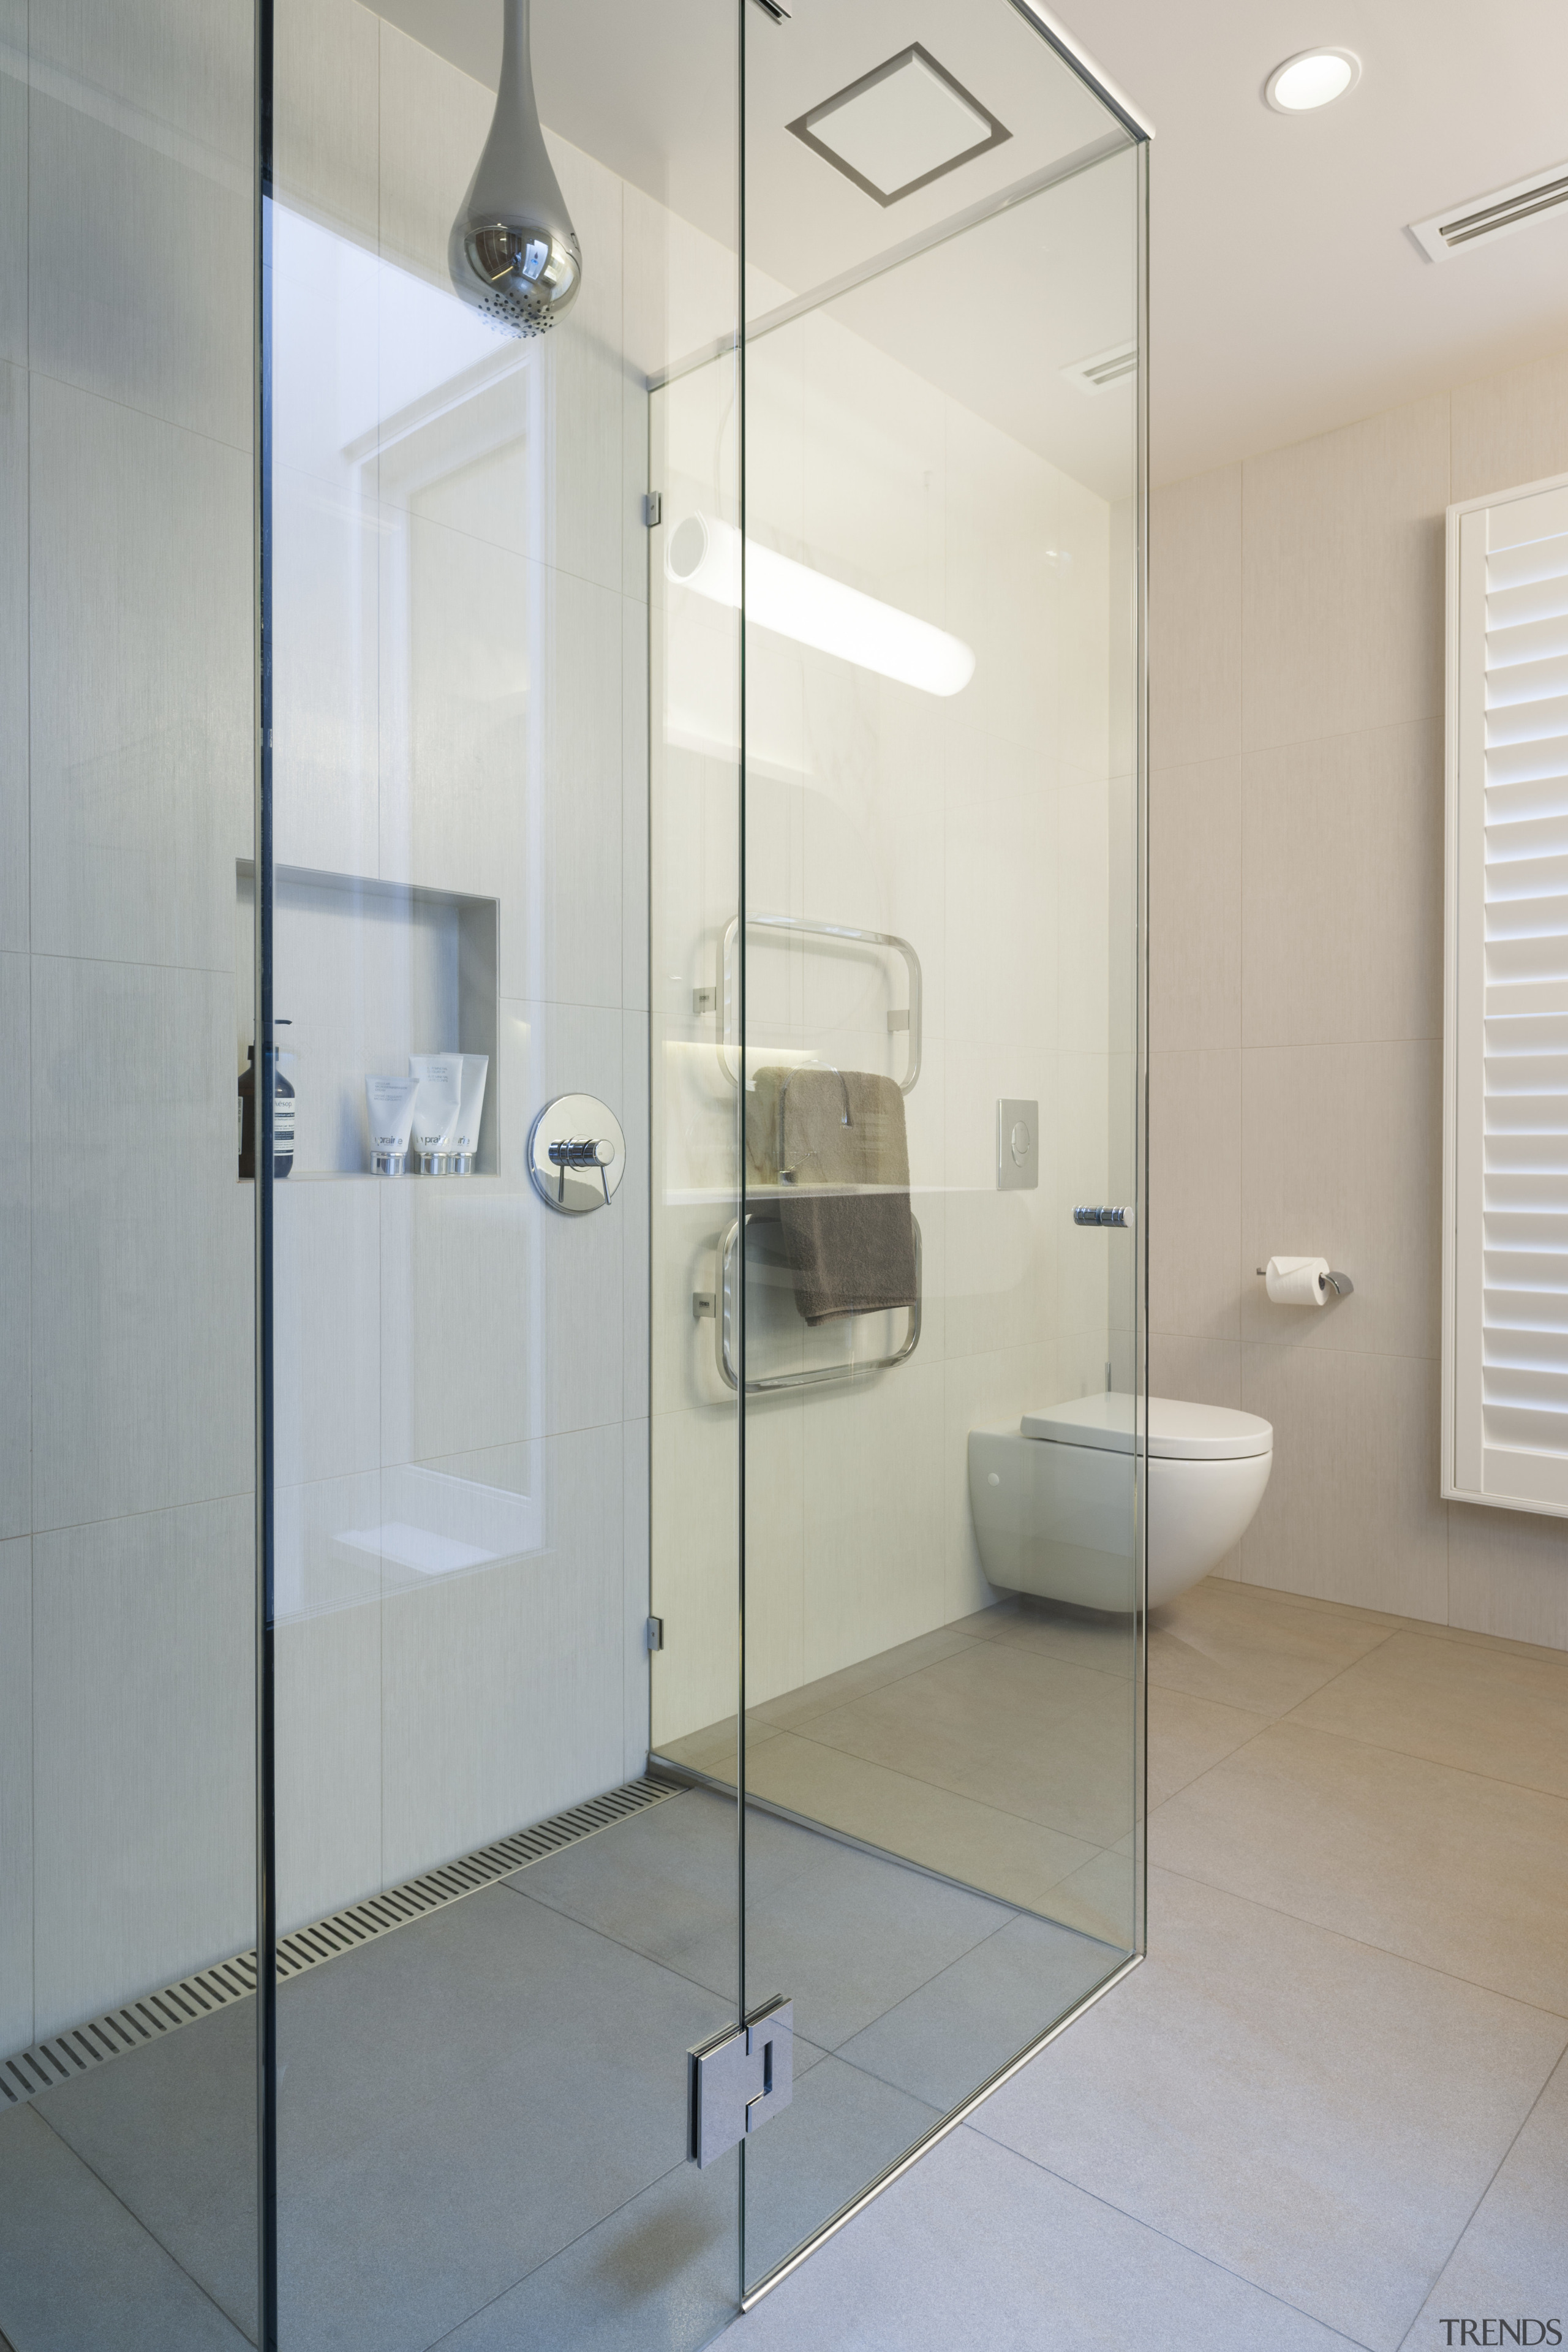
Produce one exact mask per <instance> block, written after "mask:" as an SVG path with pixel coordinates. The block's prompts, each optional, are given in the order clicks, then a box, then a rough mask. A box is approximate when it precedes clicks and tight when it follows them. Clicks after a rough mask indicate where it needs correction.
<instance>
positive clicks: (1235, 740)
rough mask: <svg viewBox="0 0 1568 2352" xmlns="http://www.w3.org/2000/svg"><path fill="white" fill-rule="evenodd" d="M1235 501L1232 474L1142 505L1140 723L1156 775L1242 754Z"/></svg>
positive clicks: (1236, 477)
mask: <svg viewBox="0 0 1568 2352" xmlns="http://www.w3.org/2000/svg"><path fill="white" fill-rule="evenodd" d="M1241 502H1242V469H1241V467H1239V466H1224V467H1220V468H1219V469H1218V471H1217V472H1215V473H1212V474H1195V475H1194V476H1192V477H1191V478H1190V479H1189V480H1187V481H1184V482H1175V483H1173V484H1172V485H1171V486H1170V487H1169V488H1165V489H1160V490H1156V491H1155V492H1154V494H1153V496H1152V499H1150V502H1149V601H1150V607H1151V613H1152V616H1155V617H1156V618H1157V623H1158V625H1157V626H1155V625H1151V629H1150V635H1149V705H1150V711H1149V719H1150V732H1151V737H1152V756H1153V760H1154V761H1155V763H1156V764H1157V765H1158V766H1159V767H1160V768H1162V769H1165V768H1172V767H1184V766H1185V765H1186V764H1187V763H1188V762H1189V761H1196V760H1214V759H1220V758H1224V757H1225V756H1226V755H1227V754H1229V753H1234V752H1236V751H1239V750H1240V748H1241V646H1242V629H1241V536H1242V521H1241Z"/></svg>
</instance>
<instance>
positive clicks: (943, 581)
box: [680, 0, 1141, 2286]
mask: <svg viewBox="0 0 1568 2352" xmlns="http://www.w3.org/2000/svg"><path fill="white" fill-rule="evenodd" d="M746 110H747V158H748V168H747V191H746V193H747V225H748V245H747V258H748V262H749V264H750V265H751V266H752V268H753V270H754V269H758V268H766V269H767V271H768V273H769V275H770V276H771V277H772V278H774V279H775V280H776V281H777V283H776V285H775V287H774V289H773V294H772V297H771V299H770V301H769V302H768V303H767V304H763V303H761V302H758V301H756V300H753V302H752V316H751V319H750V322H749V327H748V337H747V346H746V353H745V402H746V459H745V476H744V493H745V499H744V540H745V613H746V647H745V655H746V660H745V705H744V714H743V715H744V758H745V793H746V805H745V831H746V864H745V908H744V914H743V920H742V926H741V928H740V930H739V931H738V932H737V934H736V937H735V939H734V940H733V941H732V943H731V954H732V960H733V961H734V963H735V965H736V967H737V969H738V970H739V969H740V968H741V960H742V950H743V977H742V978H741V979H739V980H737V982H735V986H736V988H737V990H738V991H740V992H743V993H742V996H741V1003H740V1016H741V1023H742V1027H743V1045H744V1084H743V1087H742V1105H741V1116H742V1128H743V1140H744V1152H745V1158H744V1192H745V1198H744V1204H743V1208H742V1220H741V1230H742V1233H743V1234H744V1236H745V1238H744V1242H743V1244H742V1242H741V1241H740V1240H737V1242H736V1243H735V1244H734V1246H733V1251H732V1256H731V1264H730V1265H729V1266H728V1267H727V1268H726V1267H725V1266H723V1265H721V1268H720V1271H719V1274H718V1276H717V1280H718V1283H719V1287H720V1291H721V1297H720V1301H719V1312H720V1315H721V1318H722V1317H723V1315H724V1314H725V1313H726V1312H728V1313H729V1314H730V1315H731V1320H732V1323H733V1325H734V1326H735V1328H736V1331H737V1339H736V1347H737V1366H738V1370H739V1374H740V1377H741V1379H742V1382H743V1387H744V1391H745V1522H744V1531H745V1603H746V1629H747V1642H746V1662H745V1664H746V1699H747V1706H746V1714H745V1740H744V1749H745V1754H744V1785H745V1790H746V1795H747V1874H746V1889H747V1912H746V1944H745V1999H746V2002H747V2005H748V2008H749V2009H751V2008H755V2007H756V2006H758V2005H759V2004H761V2003H763V2001H765V2000H767V1999H768V1997H769V1996H771V1995H773V1994H774V1993H782V1994H785V1995H788V1996H791V1997H793V2000H794V2003H795V2011H794V2022H795V2034H796V2036H797V2042H796V2052H797V2056H796V2080H795V2098H794V2103H793V2105H792V2106H791V2108H790V2109H789V2110H788V2112H787V2113H785V2114H784V2115H782V2116H779V2117H778V2118H777V2120H776V2121H775V2122H773V2123H771V2124H770V2125H769V2126H767V2128H766V2129H765V2130H763V2131H761V2132H758V2133H756V2134H754V2135H753V2136H752V2138H751V2139H750V2140H749V2141H748V2143H747V2148H746V2215H745V2231H746V2249H745V2265H746V2277H747V2284H748V2285H749V2286H752V2285H754V2284H757V2283H758V2282H759V2281H760V2280H761V2279H762V2278H763V2276H764V2275H765V2274H766V2273H768V2272H769V2271H770V2270H771V2269H773V2267H774V2266H775V2265H776V2264H777V2263H779V2262H780V2261H781V2260H783V2259H784V2258H786V2257H787V2256H788V2255H789V2253H790V2252H791V2251H792V2250H793V2249H794V2248H795V2247H796V2246H797V2245H799V2244H800V2243H801V2242H803V2241H805V2239H807V2238H808V2237H809V2236H810V2235H811V2234H812V2233H813V2232H814V2231H816V2230H817V2229H819V2228H820V2227H821V2226H822V2225H823V2224H824V2223H826V2221H828V2220H829V2219H830V2218H831V2216H832V2215H833V2214H834V2213H835V2211H837V2210H840V2209H841V2208H842V2207H843V2206H844V2205H845V2204H846V2203H847V2202H848V2201H850V2200H853V2198H854V2197H855V2196H856V2195H857V2194H858V2193H860V2192H861V2191H863V2190H864V2189H865V2188H866V2187H867V2186H868V2184H869V2183H870V2182H871V2181H872V2180H873V2179H875V2178H876V2177H877V2176H878V2175H879V2173H880V2172H881V2171H882V2170H884V2168H886V2167H887V2166H889V2164H891V2163H892V2162H894V2161H895V2160H896V2159H897V2158H899V2157H900V2155H901V2154H902V2153H903V2152H904V2151H905V2150H906V2149H908V2148H909V2147H910V2146H911V2145H912V2144H914V2143H915V2142H917V2141H918V2140H919V2139H920V2138H921V2137H922V2135H924V2134H925V2133H927V2132H929V2131H930V2130H931V2128H932V2127H933V2126H935V2125H936V2124H937V2123H938V2122H939V2121H940V2120H941V2119H942V2116H945V2115H947V2114H949V2113H951V2112H952V2110H953V2109H954V2108H956V2107H958V2106H960V2105H962V2104H963V2102H964V2101H965V2100H966V2099H969V2098H970V2097H972V2096H973V2095H974V2094H975V2092H976V2091H978V2090H979V2088H980V2087H981V2086H982V2085H983V2084H984V2083H985V2082H986V2081H987V2080H988V2079H989V2078H991V2077H992V2076H993V2075H994V2074H996V2073H997V2072H998V2070H999V2069H1001V2068H1003V2067H1005V2066H1006V2065H1007V2064H1008V2063H1009V2062H1011V2061H1012V2060H1013V2059H1014V2058H1015V2057H1016V2055H1017V2054H1018V2053H1020V2052H1021V2051H1023V2050H1024V2049H1026V2047H1027V2046H1028V2045H1030V2044H1031V2043H1032V2042H1036V2041H1037V2039H1038V2038H1039V2037H1040V2036H1041V2034H1043V2033H1044V2032H1046V2031H1047V2030H1048V2029H1049V2028H1050V2027H1051V2026H1052V2025H1053V2024H1054V2023H1055V2022H1056V2021H1058V2019H1059V2018H1061V2017H1062V2016H1064V2015H1065V2014H1066V2013H1068V2011H1071V2010H1072V2009H1073V2008H1074V2007H1075V2006H1076V2005H1077V2004H1078V2003H1079V2002H1080V2001H1082V2000H1084V1999H1085V1998H1087V1997H1088V1995H1089V1994H1090V1993H1091V1992H1092V1991H1093V1990H1094V1989H1095V1988H1096V1987H1097V1986H1099V1985H1100V1984H1102V1983H1104V1982H1105V1981H1106V1979H1108V1978H1109V1977H1110V1975H1112V1974H1113V1973H1114V1972H1115V1971H1116V1970H1117V1969H1119V1968H1120V1967H1121V1966H1122V1965H1123V1964H1124V1962H1125V1960H1126V1959H1127V1958H1128V1956H1129V1955H1130V1953H1131V1950H1132V1949H1133V1948H1134V1946H1135V1942H1136V1936H1137V1925H1136V1903H1135V1892H1136V1878H1137V1867H1138V1865H1137V1863H1136V1859H1135V1854H1134V1847H1135V1843H1136V1828H1137V1822H1136V1778H1137V1755H1138V1721H1137V1691H1138V1682H1137V1671H1136V1670H1137V1666H1138V1623H1139V1618H1138V1607H1139V1601H1140V1598H1141V1578H1140V1573H1139V1561H1138V1545H1137V1539H1136V1530H1137V1508H1136V1501H1137V1464H1136V1457H1135V1454H1134V1451H1133V1438H1134V1420H1133V1411H1132V1399H1133V1396H1134V1394H1135V1392H1136V1391H1138V1389H1139V1387H1140V1385H1141V1381H1140V1367H1139V1362H1138V1345H1137V1332H1136V1324H1135V1317H1134V1314H1133V1307H1134V1304H1135V1301H1136V1297H1137V1283H1136V1274H1135V1260H1134V1256H1133V1253H1134V1249H1135V1244H1136V1221H1135V1217H1134V1211H1135V1209H1136V1207H1137V1205H1138V1190H1137V1184H1136V1175H1135V1112H1136V1102H1137V1091H1136V1043H1137V1040H1136V1034H1135V1009H1136V1003H1137V986H1136V973H1137V921H1136V915H1137V890H1138V862H1137V835H1136V824H1135V815H1136V807H1137V795H1136V788H1135V760H1134V745H1135V740H1136V728H1135V724H1134V720H1135V713H1136V686H1135V671H1134V636H1133V627H1132V617H1133V610H1134V596H1133V587H1134V562H1133V548H1134V531H1135V517H1136V509H1137V490H1138V447H1137V435H1136V429H1135V427H1136V401H1135V392H1136V366H1137V335H1138V275H1139V247H1138V236H1137V213H1138V201H1139V185H1140V182H1139V169H1138V158H1137V156H1136V153H1135V152H1134V151H1133V149H1132V147H1131V143H1130V142H1129V141H1128V140H1127V139H1126V137H1125V136H1124V134H1123V133H1122V131H1121V129H1120V127H1119V125H1118V124H1117V123H1116V122H1115V121H1113V120H1112V119H1111V118H1110V116H1109V115H1108V114H1107V113H1106V112H1105V110H1103V109H1102V108H1101V107H1100V106H1099V104H1098V103H1097V101H1096V100H1094V99H1093V97H1092V96H1091V95H1090V94H1089V92H1088V91H1087V90H1086V89H1085V87H1084V85H1083V84H1082V83H1081V82H1080V81H1079V79H1077V78H1076V77H1075V76H1074V75H1073V74H1072V73H1071V72H1070V71H1069V69H1068V68H1067V67H1066V66H1065V65H1064V64H1063V63H1062V62H1061V60H1060V59H1059V58H1058V57H1057V56H1056V55H1055V54H1054V53H1053V51H1052V50H1051V49H1050V48H1049V47H1047V44H1046V43H1045V42H1044V40H1043V39H1042V38H1041V37H1039V35H1038V33H1037V30H1036V29H1035V28H1034V27H1032V26H1031V25H1030V24H1029V23H1028V22H1027V20H1026V18H1025V17H1024V16H1023V15H1022V14H1021V13H1020V12H1019V11H1017V10H1016V9H1014V8H1012V7H1011V6H1009V5H1005V0H995V5H991V6H986V7H984V8H975V9H973V10H968V11H965V12H963V14H962V16H954V15H953V12H952V10H951V9H946V8H940V7H934V6H933V7H921V6H897V7H887V8H883V9H879V10H878V11H876V12H874V14H871V15H868V17H867V18H861V17H859V16H857V18H856V19H855V21H854V24H853V28H852V29H851V28H850V27H848V26H846V25H845V23H844V20H843V19H842V18H838V19H835V20H833V21H832V23H831V27H829V26H828V24H827V23H826V22H825V23H824V24H822V25H820V26H814V25H813V24H812V23H811V22H810V20H806V19H802V20H800V21H798V22H792V23H789V24H784V25H779V26H774V25H772V24H770V23H769V22H767V20H766V19H764V18H763V17H761V16H758V15H757V13H756V12H752V14H751V20H750V21H749V26H748V39H747V100H746ZM906 191H907V193H906ZM805 268H811V269H812V270H813V271H815V272H816V275H817V277H818V278H819V280H820V283H818V284H817V285H816V286H814V285H813V283H812V281H811V279H810V278H805V277H804V274H803V273H804V269H805ZM715 536H716V537H717V539H718V541H719V544H720V545H722V543H723V542H722V536H721V534H716V535H715ZM707 560H708V561H711V560H712V559H711V558H710V559H707ZM1087 1206H1092V1207H1093V1208H1094V1209H1095V1210H1096V1211H1099V1210H1100V1209H1101V1208H1105V1209H1112V1208H1116V1209H1121V1210H1122V1211H1124V1212H1125V1214H1126V1223H1124V1224H1121V1225H1113V1224H1108V1223H1098V1222H1097V1223H1095V1224H1094V1225H1092V1226H1089V1225H1085V1224H1082V1223H1076V1222H1075V1216H1074V1212H1075V1208H1080V1207H1087ZM726 1285H728V1291H729V1293H730V1294H734V1295H733V1296H730V1295H727V1294H726ZM1064 1402H1067V1403H1071V1404H1072V1405H1073V1406H1074V1412H1075V1413H1076V1415H1077V1419H1076V1420H1074V1421H1072V1425H1071V1426H1070V1428H1069V1429H1068V1432H1067V1433H1066V1436H1067V1438H1068V1442H1058V1437H1057V1436H1056V1435H1053V1434H1051V1433H1041V1434H1038V1435H1031V1434H1028V1433H1026V1428H1025V1420H1026V1416H1033V1415H1036V1414H1038V1413H1039V1412H1041V1411H1042V1409H1046V1408H1050V1407H1052V1406H1054V1405H1059V1404H1062V1403H1064ZM1069 1418H1070V1416H1069ZM1080 1424H1081V1425H1080ZM680 1752H681V1753H682V1754H684V1755H687V1756H690V1755H691V1754H692V1753H693V1751H692V1750H691V1749H690V1748H684V1749H682V1750H681V1751H680ZM708 1769H713V1767H712V1764H711V1763H710V1764H709V1766H708Z"/></svg>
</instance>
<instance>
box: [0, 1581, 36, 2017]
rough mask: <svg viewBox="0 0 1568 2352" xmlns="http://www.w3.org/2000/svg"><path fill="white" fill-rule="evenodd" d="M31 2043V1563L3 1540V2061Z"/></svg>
mask: <svg viewBox="0 0 1568 2352" xmlns="http://www.w3.org/2000/svg"><path fill="white" fill-rule="evenodd" d="M32 2039H33V1558H32V1546H31V1544H30V1543H29V1542H28V1541H27V1538H26V1537H25V1536H20V1537H17V1538H14V1539H13V1540H12V1541H11V1542H9V1543H0V2056H3V2055H5V2054H7V2053H10V2052H11V2051H13V2050H25V2049H26V2046H27V2044H28V2042H31V2040H32Z"/></svg>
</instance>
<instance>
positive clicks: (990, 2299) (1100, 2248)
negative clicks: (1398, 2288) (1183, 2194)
mask: <svg viewBox="0 0 1568 2352" xmlns="http://www.w3.org/2000/svg"><path fill="white" fill-rule="evenodd" d="M1079 2030H1080V2029H1079V2028H1075V2029H1074V2031H1075V2032H1077V2031H1079ZM1068 2038H1069V2039H1070V2036H1069V2037H1068ZM719 2340H720V2342H721V2344H725V2345H728V2346H729V2347H731V2352H1144V2347H1149V2352H1154V2347H1158V2352H1344V2347H1345V2339H1344V2337H1343V2336H1338V2335H1336V2334H1335V2333H1334V2332H1333V2331H1332V2330H1331V2329H1330V2328H1328V2327H1324V2326H1321V2325H1320V2323H1319V2322H1318V2321H1316V2320H1314V2319H1310V2318H1308V2317H1307V2316H1305V2315H1303V2314H1302V2313H1300V2312H1298V2311H1294V2310H1292V2309H1290V2308H1289V2305H1285V2304H1282V2303H1279V2302H1277V2301H1275V2300H1274V2298H1273V2297H1271V2296H1269V2295H1268V2294H1264V2293H1262V2292H1261V2291H1260V2290H1259V2289H1258V2288H1257V2287H1255V2286H1251V2285H1249V2284H1247V2282H1246V2281H1245V2280H1243V2279H1238V2278H1237V2277H1236V2276H1235V2275H1234V2274H1233V2273H1230V2272H1228V2271H1225V2270H1222V2269H1220V2268H1218V2267H1217V2266H1216V2265H1215V2264H1214V2263H1208V2262H1205V2261H1204V2260H1203V2259H1202V2258H1201V2257H1200V2256H1199V2255H1196V2254H1194V2253H1191V2252H1188V2251H1187V2249H1186V2248H1185V2247H1184V2246H1178V2245H1174V2244H1173V2243H1172V2242H1171V2241H1170V2239H1168V2238H1163V2237H1161V2236H1160V2235H1159V2234H1158V2233H1157V2232H1156V2231H1152V2230H1148V2229H1145V2228H1144V2227H1143V2226H1142V2224H1141V2223H1140V2222H1137V2221H1130V2220H1129V2219H1128V2217H1127V2216H1126V2215H1125V2214H1124V2213H1120V2212H1117V2211H1116V2210H1114V2209H1113V2208H1111V2207H1110V2206H1108V2205H1105V2204H1102V2203H1100V2201H1099V2200H1096V2199H1095V2198H1092V2197H1088V2196H1085V2195H1084V2194H1083V2193H1082V2192H1081V2191H1080V2190H1079V2189H1073V2188H1071V2187H1069V2186H1068V2184H1067V2183H1066V2182H1065V2181H1061V2180H1058V2179H1053V2178H1052V2177H1051V2176H1050V2175H1049V2174H1048V2173H1045V2172H1042V2171H1040V2170H1039V2169H1038V2168H1037V2167H1036V2166H1034V2165H1031V2164H1028V2163H1026V2162H1025V2161H1024V2159H1023V2158H1020V2157H1017V2156H1016V2155H1014V2154H1013V2153H1012V2152H1011V2151H1009V2150H1007V2149H1005V2148H1001V2147H995V2146H993V2145H990V2144H988V2143H987V2142H985V2141H984V2140H983V2139H981V2138H979V2137H977V2136H976V2135H975V2134H974V2133H973V2132H972V2131H971V2130H969V2129H968V2128H967V2127H961V2128H960V2129H959V2130H957V2131H955V2132H954V2133H952V2136H951V2137H949V2138H947V2139H945V2140H943V2141H942V2144H941V2146H940V2147H936V2148H933V2149H932V2151H931V2154H930V2155H929V2156H928V2157H925V2158H922V2160H921V2163H919V2164H918V2165H916V2166H915V2167H914V2168H912V2170H910V2172H909V2173H908V2174H906V2176H905V2177H904V2179H902V2180H900V2181H898V2182H896V2183H895V2184H894V2186H893V2187H892V2188H891V2189H888V2190H886V2191H885V2192H884V2193H883V2195H882V2196H881V2197H879V2199H878V2200H877V2201H876V2203H875V2204H874V2205H872V2206H870V2207H868V2210H866V2211H865V2212H864V2213H863V2214H861V2215H859V2216H858V2218H857V2219H856V2220H855V2221H852V2222H850V2224H849V2225H848V2227H847V2229H845V2230H843V2231H840V2232H839V2234H838V2235H837V2237H836V2238H834V2239H832V2240H830V2241H829V2242H828V2243H827V2245H826V2246H825V2247H823V2249H822V2250H821V2252H819V2253H816V2254H814V2255H813V2256H812V2259H811V2260H810V2262H808V2263H803V2264H802V2265H801V2267H800V2269H799V2270H798V2271H796V2272H795V2273H793V2274H792V2275H791V2276H790V2277H789V2278H787V2279H785V2280H784V2283H783V2284H782V2285H781V2286H778V2287H775V2288H774V2290H773V2293H772V2294H770V2295H768V2296H767V2297H765V2299H764V2300H763V2302H762V2303H760V2304H759V2305H757V2307H756V2309H755V2310H754V2311H752V2312H751V2313H749V2314H748V2315H747V2316H746V2317H745V2318H744V2319H743V2320H740V2321H737V2322H736V2323H735V2324H734V2325H733V2326H731V2327H729V2328H727V2329H726V2331H725V2333H724V2334H723V2336H721V2338H720V2339H719Z"/></svg>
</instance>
